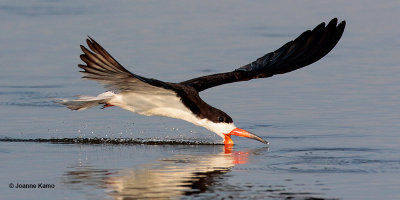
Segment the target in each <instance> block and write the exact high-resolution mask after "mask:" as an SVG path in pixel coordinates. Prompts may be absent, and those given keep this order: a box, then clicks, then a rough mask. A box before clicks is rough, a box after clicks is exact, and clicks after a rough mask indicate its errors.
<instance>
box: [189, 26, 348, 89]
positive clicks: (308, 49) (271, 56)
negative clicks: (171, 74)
mask: <svg viewBox="0 0 400 200" xmlns="http://www.w3.org/2000/svg"><path fill="white" fill-rule="evenodd" d="M345 26H346V22H345V21H342V22H341V23H340V24H338V25H337V19H336V18H334V19H332V20H331V21H330V22H329V23H328V25H327V26H325V23H321V24H319V25H318V26H317V27H315V28H314V29H313V30H312V31H311V30H308V31H306V32H304V33H302V34H301V35H300V36H299V37H297V38H296V39H295V40H293V41H290V42H288V43H286V44H285V45H283V46H282V47H281V48H279V49H277V50H276V51H274V52H271V53H268V54H266V55H264V56H263V57H261V58H258V59H257V60H256V61H254V62H252V63H250V64H247V65H245V66H242V67H240V68H238V69H236V70H234V71H232V72H227V73H220V74H213V75H208V76H202V77H198V78H194V79H191V80H187V81H184V82H181V83H182V84H186V85H189V86H192V87H194V88H195V89H196V90H197V91H198V92H200V91H203V90H205V89H208V88H211V87H215V86H218V85H222V84H226V83H232V82H237V81H247V80H250V79H254V78H266V77H271V76H273V75H275V74H283V73H287V72H291V71H293V70H296V69H299V68H302V67H305V66H307V65H309V64H311V63H314V62H316V61H318V60H319V59H321V58H322V57H324V56H325V55H326V54H328V53H329V52H330V51H331V50H332V49H333V47H335V45H336V44H337V43H338V41H339V40H340V38H341V36H342V34H343V31H344V28H345Z"/></svg>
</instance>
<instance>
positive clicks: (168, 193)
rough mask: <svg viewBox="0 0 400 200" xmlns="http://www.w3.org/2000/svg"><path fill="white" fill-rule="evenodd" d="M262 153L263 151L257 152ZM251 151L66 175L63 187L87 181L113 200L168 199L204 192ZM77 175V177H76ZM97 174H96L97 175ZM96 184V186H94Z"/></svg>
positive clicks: (227, 149) (228, 151)
mask: <svg viewBox="0 0 400 200" xmlns="http://www.w3.org/2000/svg"><path fill="white" fill-rule="evenodd" d="M259 150H262V151H266V150H267V148H262V149H259ZM256 151H257V150H256ZM252 152H253V151H251V150H249V151H235V150H232V149H231V147H225V148H224V150H223V152H221V153H217V154H210V155H175V156H173V157H170V158H165V159H162V160H160V161H157V162H155V163H151V164H146V165H142V166H140V168H137V169H125V170H121V171H118V172H114V173H111V172H109V171H107V170H99V169H94V170H92V169H86V170H87V171H95V172H102V175H103V177H100V178H99V177H98V176H95V177H97V178H95V180H93V179H92V178H91V175H90V172H88V173H87V174H85V175H82V172H77V171H70V172H66V174H65V176H66V181H65V183H66V184H69V185H72V184H74V183H79V184H82V183H84V182H90V183H91V185H97V187H99V188H105V189H106V190H107V191H108V195H110V196H111V197H112V198H113V199H121V200H122V199H130V198H132V199H143V198H148V199H160V198H161V199H170V198H179V197H181V196H184V195H192V194H198V193H202V192H205V191H207V189H208V188H209V187H210V186H212V185H213V184H214V183H215V182H216V181H217V180H218V178H219V177H221V175H222V174H225V173H227V172H229V171H230V169H231V168H232V167H234V166H235V165H237V164H245V163H247V160H248V157H249V156H250V155H251V153H252ZM78 174H79V176H77V175H78ZM97 175H98V174H97ZM96 181H97V183H96Z"/></svg>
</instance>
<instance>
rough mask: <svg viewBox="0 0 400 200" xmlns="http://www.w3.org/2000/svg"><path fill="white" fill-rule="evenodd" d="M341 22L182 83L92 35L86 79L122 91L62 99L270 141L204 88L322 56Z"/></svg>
mask: <svg viewBox="0 0 400 200" xmlns="http://www.w3.org/2000/svg"><path fill="white" fill-rule="evenodd" d="M337 22H338V21H337V19H336V18H335V19H333V20H331V21H330V22H329V23H328V25H326V26H325V23H321V24H320V25H318V26H317V27H315V28H314V29H313V30H312V31H310V30H308V31H306V32H304V33H302V34H301V35H300V36H299V37H297V38H296V39H295V40H293V41H290V42H288V43H286V44H285V45H283V46H282V47H281V48H279V49H277V50H276V51H274V52H271V53H268V54H266V55H264V56H262V57H260V58H258V59H257V60H256V61H254V62H252V63H250V64H247V65H244V66H242V67H240V68H237V69H235V70H234V71H232V72H227V73H219V74H213V75H208V76H202V77H198V78H194V79H190V80H187V81H183V82H180V83H170V82H163V81H159V80H156V79H151V78H145V77H142V76H139V75H137V74H133V73H131V72H129V71H128V70H126V69H125V68H124V67H123V66H122V65H121V64H119V63H118V62H117V61H116V60H115V59H114V58H113V57H112V56H111V55H110V54H109V53H108V52H107V51H106V50H105V49H104V48H103V47H102V46H100V45H99V44H98V43H97V42H96V41H94V40H93V39H92V38H89V39H88V40H87V44H88V46H89V48H90V50H91V51H90V50H88V49H87V48H85V47H84V46H81V48H82V51H83V53H84V54H82V55H81V59H82V61H83V62H85V63H86V65H79V67H80V68H82V69H83V71H82V73H83V74H84V77H83V78H85V79H89V80H95V81H98V82H99V83H101V84H103V85H105V86H106V87H107V88H108V89H110V90H112V91H117V92H111V91H108V92H105V93H102V94H100V95H98V96H97V97H89V96H81V97H80V98H78V99H76V100H61V101H60V102H59V103H61V104H63V105H66V106H67V107H68V108H70V109H72V110H84V109H87V108H90V107H93V106H97V105H103V108H105V107H109V106H119V107H121V108H123V109H126V110H129V111H132V112H136V113H139V114H142V115H147V116H150V115H158V116H165V117H172V118H177V119H182V120H185V121H188V122H190V123H193V124H195V125H198V126H202V127H204V128H207V129H209V130H210V131H213V132H215V133H216V134H217V135H219V136H221V137H222V138H223V140H224V143H225V144H229V145H232V144H233V141H232V139H231V137H230V136H231V135H236V136H241V137H247V138H251V139H255V140H258V141H260V142H263V143H267V141H265V140H264V139H262V138H261V137H259V136H257V135H255V134H252V133H250V132H248V131H246V130H243V129H239V128H237V127H236V126H235V125H234V124H233V120H232V118H231V117H230V116H229V115H227V114H226V113H225V112H223V111H221V110H219V109H217V108H214V107H212V106H210V105H208V104H207V103H206V102H204V101H203V100H202V99H201V98H200V96H199V92H201V91H203V90H206V89H208V88H212V87H215V86H218V85H222V84H227V83H232V82H238V81H248V80H251V79H256V78H267V77H271V76H274V75H276V74H284V73H287V72H291V71H293V70H297V69H300V68H302V67H305V66H307V65H310V64H312V63H314V62H316V61H318V60H319V59H321V58H322V57H324V56H325V55H326V54H328V53H329V52H330V51H331V50H332V49H333V48H334V47H335V45H336V44H337V42H338V41H339V40H340V38H341V36H342V34H343V31H344V27H345V21H342V22H341V23H339V24H337Z"/></svg>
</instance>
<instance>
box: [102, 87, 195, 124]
mask: <svg viewBox="0 0 400 200" xmlns="http://www.w3.org/2000/svg"><path fill="white" fill-rule="evenodd" d="M109 103H110V104H112V105H115V106H119V107H121V108H123V109H126V110H129V111H132V112H136V113H138V114H141V115H147V116H150V115H158V116H165V117H172V118H177V119H183V120H186V121H192V118H193V117H195V116H194V115H193V114H192V112H191V111H190V110H189V109H188V108H186V106H185V105H184V104H183V103H182V101H181V100H180V98H178V97H177V96H176V95H175V93H172V92H171V93H159V94H140V93H132V92H130V93H121V94H116V95H115V96H114V98H112V99H111V100H110V101H109ZM188 118H189V119H188Z"/></svg>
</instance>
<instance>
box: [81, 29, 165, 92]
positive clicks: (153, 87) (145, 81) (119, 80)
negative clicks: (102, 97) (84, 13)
mask: <svg viewBox="0 0 400 200" xmlns="http://www.w3.org/2000/svg"><path fill="white" fill-rule="evenodd" d="M86 42H87V44H88V46H89V48H90V50H92V51H90V50H88V49H87V48H86V47H84V46H82V45H81V49H82V51H83V53H84V54H82V55H81V56H80V58H81V59H82V61H83V62H85V63H86V65H82V64H80V65H78V66H79V67H80V68H82V69H83V70H84V71H80V72H82V73H83V74H84V76H83V77H82V78H84V79H88V80H95V81H97V82H99V83H101V84H103V85H104V86H105V87H106V88H108V89H110V90H117V91H134V92H162V91H163V90H164V89H169V90H171V86H170V85H169V84H167V83H165V82H162V81H159V80H156V79H150V78H145V77H142V76H139V75H136V74H133V73H131V72H129V71H128V70H126V69H125V68H124V67H123V66H122V65H121V64H119V63H118V62H117V61H116V60H115V59H114V58H113V57H112V56H111V55H110V54H109V53H108V52H107V51H106V50H105V49H104V48H103V47H102V46H100V45H99V44H98V43H97V42H96V41H94V40H93V39H92V38H90V37H89V39H87V40H86Z"/></svg>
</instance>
